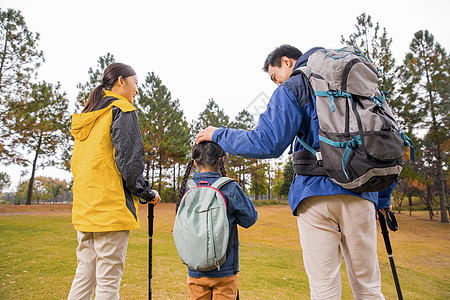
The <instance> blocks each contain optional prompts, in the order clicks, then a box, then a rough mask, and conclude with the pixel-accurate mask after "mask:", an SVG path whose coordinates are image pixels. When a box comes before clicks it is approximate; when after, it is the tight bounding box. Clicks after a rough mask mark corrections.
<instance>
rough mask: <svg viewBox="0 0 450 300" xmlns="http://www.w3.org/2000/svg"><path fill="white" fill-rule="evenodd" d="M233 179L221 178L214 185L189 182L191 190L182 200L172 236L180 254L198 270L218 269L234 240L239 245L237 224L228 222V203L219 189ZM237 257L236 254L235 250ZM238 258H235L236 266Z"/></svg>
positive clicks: (185, 262)
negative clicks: (230, 224)
mask: <svg viewBox="0 0 450 300" xmlns="http://www.w3.org/2000/svg"><path fill="white" fill-rule="evenodd" d="M231 181H234V179H232V178H228V177H220V178H219V179H217V180H216V181H215V182H214V183H213V184H212V185H211V186H210V185H209V183H208V182H207V181H200V182H199V184H198V185H196V184H195V182H194V181H193V180H190V181H188V183H187V186H188V191H187V192H186V193H185V194H184V196H183V198H182V199H181V202H180V206H179V207H178V211H177V215H176V217H175V224H174V227H173V238H174V240H175V246H176V248H177V251H178V255H179V256H180V258H181V260H182V261H183V262H184V264H186V265H187V266H188V267H189V268H191V269H192V270H196V271H209V270H213V269H218V270H219V271H220V266H221V265H222V264H223V263H224V262H225V260H226V258H227V256H228V254H229V252H230V248H231V243H232V241H233V239H234V240H235V247H236V246H237V241H236V239H237V232H236V231H237V228H236V224H233V226H232V232H231V235H230V227H229V224H228V216H227V210H228V208H227V204H226V200H225V198H224V196H223V195H222V193H221V192H220V188H221V187H222V186H224V185H225V184H227V183H229V182H231ZM234 256H235V258H236V257H237V253H235V255H234ZM236 264H237V260H236V259H235V269H236Z"/></svg>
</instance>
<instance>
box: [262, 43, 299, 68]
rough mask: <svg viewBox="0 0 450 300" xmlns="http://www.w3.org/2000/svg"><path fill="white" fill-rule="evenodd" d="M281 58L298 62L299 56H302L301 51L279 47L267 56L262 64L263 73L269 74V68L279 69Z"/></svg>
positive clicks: (289, 46) (286, 46)
mask: <svg viewBox="0 0 450 300" xmlns="http://www.w3.org/2000/svg"><path fill="white" fill-rule="evenodd" d="M283 56H286V57H287V58H292V59H295V60H298V59H299V58H300V56H302V51H300V50H298V49H297V48H295V47H294V46H291V45H281V46H279V47H278V48H276V49H275V50H273V51H272V52H271V53H270V54H269V55H268V56H267V58H266V61H265V62H264V67H263V71H264V72H269V66H272V67H281V58H282V57H283Z"/></svg>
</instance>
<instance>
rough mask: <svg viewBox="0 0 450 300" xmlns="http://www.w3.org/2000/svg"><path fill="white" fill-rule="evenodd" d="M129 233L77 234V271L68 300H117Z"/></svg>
mask: <svg viewBox="0 0 450 300" xmlns="http://www.w3.org/2000/svg"><path fill="white" fill-rule="evenodd" d="M128 236H129V231H110V232H81V231H77V240H78V247H77V271H76V274H75V278H74V279H73V282H72V287H71V289H70V293H69V297H68V299H69V300H75V299H76V300H84V299H86V300H87V299H89V300H90V299H92V296H93V295H94V288H95V299H99V300H100V299H119V288H120V280H121V279H122V274H123V269H124V264H125V256H126V253H127V245H128Z"/></svg>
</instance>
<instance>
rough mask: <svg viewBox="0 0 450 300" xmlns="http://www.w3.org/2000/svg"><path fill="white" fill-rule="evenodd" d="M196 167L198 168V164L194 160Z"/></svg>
mask: <svg viewBox="0 0 450 300" xmlns="http://www.w3.org/2000/svg"><path fill="white" fill-rule="evenodd" d="M194 165H195V166H196V167H197V168H198V164H197V162H196V161H195V160H194Z"/></svg>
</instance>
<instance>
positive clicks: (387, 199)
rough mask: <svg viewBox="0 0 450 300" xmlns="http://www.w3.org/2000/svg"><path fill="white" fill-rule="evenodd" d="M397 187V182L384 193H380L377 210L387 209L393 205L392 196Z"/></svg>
mask: <svg viewBox="0 0 450 300" xmlns="http://www.w3.org/2000/svg"><path fill="white" fill-rule="evenodd" d="M396 186H397V182H394V183H393V184H391V186H390V187H388V188H387V189H385V190H384V191H381V192H378V204H377V206H376V209H383V208H387V207H389V206H390V205H391V195H392V192H393V191H394V189H395V187H396Z"/></svg>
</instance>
